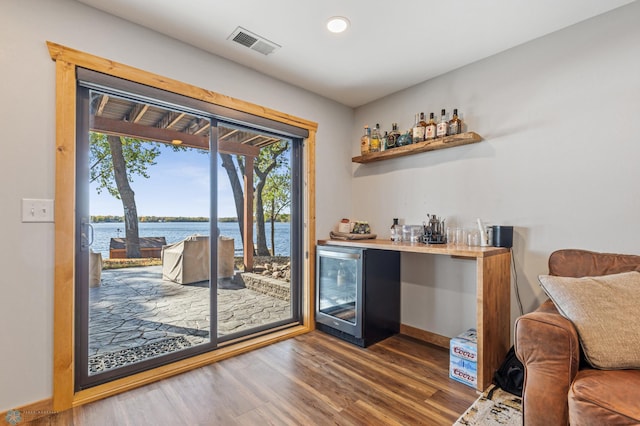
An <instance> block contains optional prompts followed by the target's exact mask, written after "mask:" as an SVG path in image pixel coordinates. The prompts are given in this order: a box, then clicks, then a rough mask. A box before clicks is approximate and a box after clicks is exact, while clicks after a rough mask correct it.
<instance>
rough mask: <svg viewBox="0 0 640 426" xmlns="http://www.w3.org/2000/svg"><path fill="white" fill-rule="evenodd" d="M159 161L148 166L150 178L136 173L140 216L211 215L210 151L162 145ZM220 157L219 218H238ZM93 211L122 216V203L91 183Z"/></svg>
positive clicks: (133, 184) (136, 191) (135, 183)
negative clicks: (174, 148)
mask: <svg viewBox="0 0 640 426" xmlns="http://www.w3.org/2000/svg"><path fill="white" fill-rule="evenodd" d="M160 149H161V154H160V155H159V156H158V157H156V164H155V165H153V166H149V169H148V173H149V176H150V177H149V179H146V178H144V177H142V176H134V178H133V182H132V183H131V188H132V189H133V191H134V192H135V198H136V207H137V209H138V216H189V217H198V216H204V217H209V186H210V183H209V154H208V153H206V154H202V153H200V152H197V151H196V150H187V151H181V152H174V151H173V150H172V149H171V147H168V146H161V147H160ZM219 163H220V161H219V157H218V167H217V174H218V200H219V201H218V217H236V216H237V214H236V209H235V205H234V202H233V192H232V190H231V185H230V184H229V178H228V176H227V172H226V171H225V170H224V169H222V167H221V166H220V165H219ZM90 203H91V214H92V215H117V216H122V214H123V210H122V202H121V201H120V200H117V199H116V198H114V197H113V196H111V195H110V194H109V193H108V192H107V191H104V190H103V191H102V194H100V195H98V194H97V191H96V185H94V184H92V185H91V201H90Z"/></svg>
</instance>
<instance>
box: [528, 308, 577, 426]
mask: <svg viewBox="0 0 640 426" xmlns="http://www.w3.org/2000/svg"><path fill="white" fill-rule="evenodd" d="M515 349H516V356H517V357H518V359H520V361H521V362H522V364H523V365H524V367H525V376H524V388H523V391H522V398H523V399H522V403H523V414H524V424H525V425H527V426H533V425H545V426H548V425H567V424H568V423H569V414H568V405H567V394H568V392H569V387H570V386H571V383H572V382H573V379H574V377H575V376H576V374H577V373H578V368H579V363H580V347H579V343H578V333H577V331H576V329H575V327H574V326H573V324H572V323H571V321H569V320H567V319H566V318H564V317H563V316H561V315H560V314H559V313H558V311H557V310H556V309H555V307H554V306H553V303H552V302H551V301H547V302H545V303H544V304H542V305H541V306H540V308H539V309H538V310H537V311H535V312H531V313H528V314H526V315H523V316H521V317H520V318H518V319H517V320H516V324H515Z"/></svg>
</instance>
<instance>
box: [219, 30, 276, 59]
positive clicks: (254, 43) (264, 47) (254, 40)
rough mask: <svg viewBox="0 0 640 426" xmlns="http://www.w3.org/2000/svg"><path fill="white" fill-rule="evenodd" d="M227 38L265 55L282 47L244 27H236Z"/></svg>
mask: <svg viewBox="0 0 640 426" xmlns="http://www.w3.org/2000/svg"><path fill="white" fill-rule="evenodd" d="M227 40H232V41H235V42H236V43H238V44H241V45H243V46H245V47H248V48H249V49H251V50H255V51H256V52H260V53H262V54H263V55H268V54H269V53H273V51H274V50H276V49H278V48H280V47H282V46H280V45H278V44H275V43H273V42H271V41H269V40H267V39H266V38H264V37H261V36H259V35H257V34H254V33H252V32H251V31H247V30H245V29H244V28H242V27H238V28H236V29H235V30H234V31H233V32H232V33H231V35H230V36H229V37H227Z"/></svg>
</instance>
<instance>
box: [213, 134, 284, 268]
mask: <svg viewBox="0 0 640 426" xmlns="http://www.w3.org/2000/svg"><path fill="white" fill-rule="evenodd" d="M288 150H289V142H288V141H284V140H281V141H279V142H276V143H273V144H271V145H268V146H266V147H263V148H261V149H260V154H259V156H258V157H257V158H256V159H255V161H254V164H253V172H254V174H255V177H256V179H254V184H255V188H254V196H255V206H254V211H255V216H256V246H257V248H256V254H257V255H258V256H269V255H270V254H271V253H270V251H269V248H268V247H267V238H266V232H265V215H264V205H263V190H264V187H265V185H266V184H267V178H268V177H269V175H270V173H271V172H272V171H273V170H276V169H278V168H279V167H283V166H284V167H288V159H287V157H286V156H284V155H283V154H284V153H285V152H287V151H288ZM220 158H221V161H222V166H223V167H224V169H225V170H226V172H227V175H228V176H229V182H230V183H231V189H232V190H233V198H234V201H235V205H236V213H237V216H238V225H239V226H240V234H241V235H242V236H243V237H244V233H243V229H242V224H243V223H244V190H243V188H242V184H241V180H240V176H242V175H244V161H243V157H242V156H239V155H238V156H235V159H236V162H237V164H236V163H234V161H233V158H234V156H232V155H230V154H222V153H221V154H220ZM243 242H244V238H243ZM244 249H245V250H246V249H247V248H246V247H245V248H244Z"/></svg>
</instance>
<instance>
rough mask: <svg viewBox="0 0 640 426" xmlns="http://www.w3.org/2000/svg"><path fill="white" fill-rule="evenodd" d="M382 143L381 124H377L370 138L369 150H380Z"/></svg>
mask: <svg viewBox="0 0 640 426" xmlns="http://www.w3.org/2000/svg"><path fill="white" fill-rule="evenodd" d="M381 143H382V137H381V136H380V125H379V124H376V127H374V128H373V130H372V131H371V139H370V140H369V152H380V145H381Z"/></svg>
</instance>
